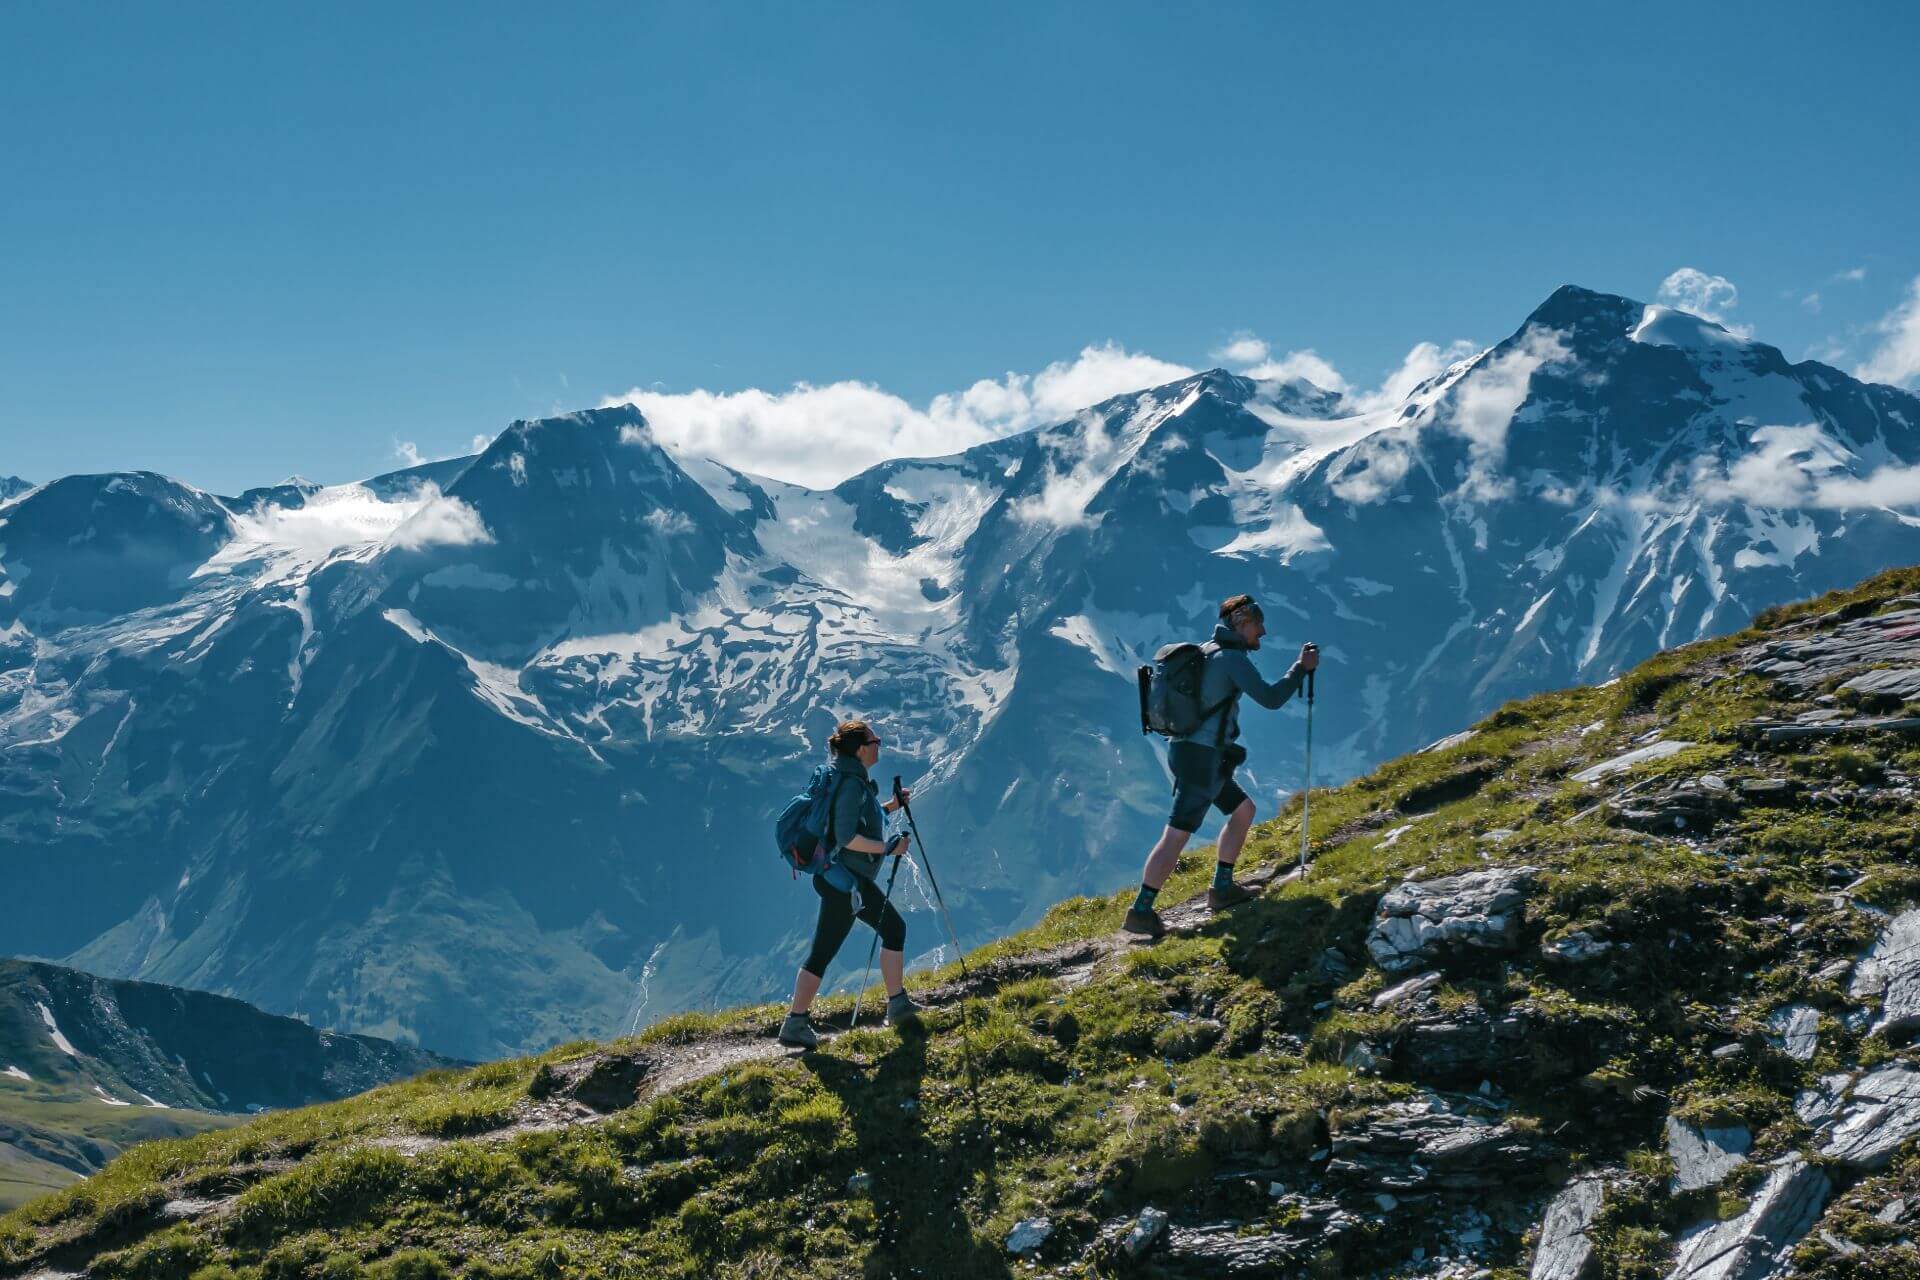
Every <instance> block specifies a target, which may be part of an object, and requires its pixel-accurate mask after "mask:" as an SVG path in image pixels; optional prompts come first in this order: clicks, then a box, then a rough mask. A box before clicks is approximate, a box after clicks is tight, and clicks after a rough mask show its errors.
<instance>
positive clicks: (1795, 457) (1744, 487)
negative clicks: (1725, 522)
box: [1694, 423, 1920, 511]
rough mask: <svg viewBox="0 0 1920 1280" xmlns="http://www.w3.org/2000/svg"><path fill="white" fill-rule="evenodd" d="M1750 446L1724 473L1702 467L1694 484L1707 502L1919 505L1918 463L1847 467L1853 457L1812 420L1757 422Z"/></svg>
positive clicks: (1834, 507) (1837, 507) (1841, 507)
mask: <svg viewBox="0 0 1920 1280" xmlns="http://www.w3.org/2000/svg"><path fill="white" fill-rule="evenodd" d="M1752 443H1753V445H1754V449H1753V451H1752V452H1751V453H1748V454H1745V455H1743V456H1742V457H1740V458H1738V459H1736V460H1735V461H1734V464H1733V466H1731V467H1730V468H1728V469H1727V472H1726V474H1725V475H1720V474H1718V473H1717V472H1716V471H1715V470H1714V469H1712V468H1703V469H1702V471H1701V472H1700V473H1699V474H1698V475H1696V477H1695V480H1694V489H1695V491H1696V492H1699V493H1700V494H1702V495H1703V496H1704V497H1706V498H1707V500H1708V501H1712V502H1745V503H1751V504H1752V505H1754V506H1759V507H1773V508H1796V507H1819V508H1823V509H1826V510H1830V511H1853V510H1858V509H1861V508H1866V507H1911V506H1916V505H1920V466H1905V465H1903V464H1900V463H1889V464H1888V465H1886V466H1883V467H1881V468H1879V469H1878V470H1875V471H1872V472H1869V473H1868V474H1867V475H1864V476H1857V475H1854V474H1852V472H1851V471H1850V470H1849V469H1848V468H1849V465H1850V464H1851V463H1852V462H1853V461H1854V456H1853V454H1852V453H1850V452H1849V451H1848V450H1847V449H1846V447H1845V446H1843V445H1841V444H1840V443H1839V442H1838V441H1836V440H1834V439H1833V438H1832V437H1831V436H1829V435H1827V433H1826V432H1825V431H1823V430H1821V429H1820V428H1819V427H1818V426H1816V425H1814V424H1812V423H1804V424H1801V425H1799V426H1768V427H1760V428H1758V429H1757V430H1755V431H1754V433H1753V436H1752Z"/></svg>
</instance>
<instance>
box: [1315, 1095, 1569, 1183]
mask: <svg viewBox="0 0 1920 1280" xmlns="http://www.w3.org/2000/svg"><path fill="white" fill-rule="evenodd" d="M1551 1154H1552V1148H1551V1146H1550V1145H1548V1144H1546V1143H1544V1142H1542V1141H1541V1140H1540V1139H1538V1138H1535V1137H1533V1136H1531V1135H1528V1134H1523V1133H1521V1132H1519V1131H1517V1130H1516V1129H1514V1128H1513V1127H1512V1126H1510V1125H1508V1124H1506V1123H1505V1122H1504V1121H1502V1120H1501V1119H1500V1118H1499V1116H1498V1113H1497V1112H1493V1111H1491V1110H1490V1109H1489V1108H1487V1107H1486V1106H1485V1105H1484V1104H1482V1103H1479V1102H1477V1101H1475V1100H1474V1099H1472V1098H1468V1097H1464V1096H1455V1097H1446V1096H1443V1095H1441V1094H1439V1093H1436V1092H1434V1091H1432V1090H1423V1091H1422V1092H1421V1095H1420V1096H1419V1097H1418V1098H1416V1099H1415V1100H1413V1101H1411V1102H1404V1103H1393V1104H1390V1105H1388V1106H1384V1107H1378V1108H1375V1109H1374V1110H1373V1111H1371V1112H1369V1113H1367V1114H1366V1116H1365V1117H1363V1118H1361V1119H1359V1120H1357V1121H1356V1122H1355V1123H1354V1124H1353V1125H1352V1126H1351V1127H1347V1128H1343V1129H1341V1130H1339V1131H1337V1132H1335V1133H1334V1135H1333V1157H1332V1160H1331V1162H1330V1163H1329V1164H1328V1166H1327V1172H1328V1173H1329V1174H1330V1175H1332V1176H1333V1177H1336V1178H1344V1179H1346V1180H1348V1181H1352V1182H1357V1183H1364V1184H1365V1185H1366V1186H1369V1187H1378V1188H1381V1189H1383V1190H1386V1191H1390V1192H1395V1193H1402V1192H1423V1191H1450V1192H1458V1191H1465V1190H1472V1189H1475V1188H1486V1187H1494V1186H1499V1185H1500V1184H1501V1183H1502V1182H1503V1181H1505V1180H1506V1179H1508V1178H1510V1177H1513V1176H1514V1175H1516V1174H1518V1173H1519V1172H1521V1171H1524V1170H1527V1169H1530V1168H1532V1167H1533V1166H1535V1165H1538V1164H1540V1163H1541V1162H1543V1161H1545V1160H1546V1159H1548V1158H1549V1156H1550V1155H1551Z"/></svg>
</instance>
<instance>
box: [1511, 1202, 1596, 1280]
mask: <svg viewBox="0 0 1920 1280" xmlns="http://www.w3.org/2000/svg"><path fill="white" fill-rule="evenodd" d="M1606 1194H1607V1185H1606V1182H1605V1181H1604V1180H1603V1179H1601V1178H1597V1177H1595V1178H1579V1179H1576V1180H1574V1181H1573V1182H1569V1183H1568V1184H1567V1185H1566V1186H1565V1187H1564V1188H1563V1189H1562V1190H1561V1192H1560V1194H1559V1195H1557V1196H1555V1197H1554V1198H1553V1203H1552V1204H1550V1205H1548V1206H1547V1216H1546V1217H1545V1218H1544V1219H1543V1220H1542V1221H1541V1223H1540V1243H1539V1245H1538V1246H1537V1247H1536V1248H1535V1249H1534V1251H1533V1268H1532V1270H1530V1271H1529V1272H1528V1273H1527V1277H1528V1280H1586V1277H1587V1276H1588V1275H1590V1274H1591V1273H1592V1271H1593V1265H1594V1257H1593V1241H1592V1240H1590V1239H1588V1238H1587V1228H1589V1227H1591V1226H1592V1225H1593V1220H1594V1219H1595V1218H1597V1217H1599V1216H1600V1206H1601V1205H1602V1204H1604V1203H1605V1202H1606Z"/></svg>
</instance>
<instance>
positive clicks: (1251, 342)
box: [1213, 329, 1271, 368]
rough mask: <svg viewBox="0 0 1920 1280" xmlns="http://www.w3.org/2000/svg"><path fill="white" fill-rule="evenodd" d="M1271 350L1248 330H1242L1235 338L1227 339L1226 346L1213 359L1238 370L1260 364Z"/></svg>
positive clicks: (1215, 353) (1216, 352) (1214, 353)
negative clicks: (1245, 366)
mask: <svg viewBox="0 0 1920 1280" xmlns="http://www.w3.org/2000/svg"><path fill="white" fill-rule="evenodd" d="M1269 350H1271V348H1269V347H1268V346H1267V344H1266V343H1265V342H1264V341H1262V340H1261V339H1260V338H1258V337H1256V336H1255V335H1254V334H1252V333H1251V332H1249V331H1248V330H1246V329H1242V330H1240V331H1239V332H1237V333H1235V334H1234V335H1233V337H1231V338H1229V339H1227V344H1226V345H1225V346H1223V347H1221V348H1220V349H1219V350H1217V351H1215V352H1213V358H1214V359H1215V360H1218V361H1220V362H1221V363H1222V364H1229V365H1233V366H1235V367H1236V368H1238V367H1241V366H1244V365H1250V364H1259V363H1260V362H1261V361H1262V360H1265V359H1266V358H1267V353H1268V351H1269Z"/></svg>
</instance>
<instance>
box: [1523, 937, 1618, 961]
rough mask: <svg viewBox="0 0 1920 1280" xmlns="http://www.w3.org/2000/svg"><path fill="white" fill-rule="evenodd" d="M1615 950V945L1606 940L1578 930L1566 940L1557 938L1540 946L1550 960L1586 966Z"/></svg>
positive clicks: (1565, 938) (1542, 953) (1542, 952)
mask: <svg viewBox="0 0 1920 1280" xmlns="http://www.w3.org/2000/svg"><path fill="white" fill-rule="evenodd" d="M1611 950H1613V944H1612V943H1611V942H1608V941H1606V940H1605V939H1604V938H1596V937H1594V936H1593V935H1592V934H1590V933H1588V932H1587V931H1586V930H1585V929H1580V930H1577V931H1576V932H1573V933H1570V934H1568V935H1567V936H1566V937H1564V938H1555V939H1554V940H1553V941H1552V942H1543V943H1541V944H1540V954H1541V955H1542V956H1545V957H1546V958H1547V959H1549V960H1558V961H1559V962H1560V963H1562V964H1586V963H1587V962H1588V961H1589V960H1598V959H1599V958H1600V957H1601V956H1603V955H1605V954H1607V952H1609V951H1611Z"/></svg>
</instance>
